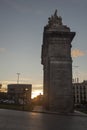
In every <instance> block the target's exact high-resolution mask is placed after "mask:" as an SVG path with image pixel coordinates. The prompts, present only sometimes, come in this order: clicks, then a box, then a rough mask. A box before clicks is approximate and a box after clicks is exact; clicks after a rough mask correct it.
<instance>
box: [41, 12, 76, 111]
mask: <svg viewBox="0 0 87 130" xmlns="http://www.w3.org/2000/svg"><path fill="white" fill-rule="evenodd" d="M74 36H75V32H71V31H70V28H68V27H67V26H64V25H63V24H62V18H61V17H58V16H57V12H56V11H55V13H54V15H53V16H51V18H49V21H48V25H46V26H45V27H44V33H43V45H42V64H43V71H44V81H43V86H44V106H45V108H46V109H49V110H51V111H57V112H63V113H66V112H67V113H68V112H72V111H73V93H72V58H71V41H72V40H73V38H74Z"/></svg>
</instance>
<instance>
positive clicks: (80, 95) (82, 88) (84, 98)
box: [73, 81, 87, 105]
mask: <svg viewBox="0 0 87 130" xmlns="http://www.w3.org/2000/svg"><path fill="white" fill-rule="evenodd" d="M73 96H74V104H76V105H78V104H85V103H86V104H87V81H83V82H81V83H73Z"/></svg>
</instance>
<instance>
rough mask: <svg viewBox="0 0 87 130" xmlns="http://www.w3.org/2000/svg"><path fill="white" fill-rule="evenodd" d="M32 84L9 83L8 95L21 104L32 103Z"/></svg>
mask: <svg viewBox="0 0 87 130" xmlns="http://www.w3.org/2000/svg"><path fill="white" fill-rule="evenodd" d="M31 91H32V85H31V84H9V85H8V91H7V93H8V97H9V99H12V100H14V101H15V103H19V104H30V103H31Z"/></svg>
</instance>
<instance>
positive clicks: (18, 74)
mask: <svg viewBox="0 0 87 130" xmlns="http://www.w3.org/2000/svg"><path fill="white" fill-rule="evenodd" d="M17 76H18V77H17V84H19V76H20V73H17Z"/></svg>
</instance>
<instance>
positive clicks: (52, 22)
mask: <svg viewBox="0 0 87 130" xmlns="http://www.w3.org/2000/svg"><path fill="white" fill-rule="evenodd" d="M48 19H49V21H48V26H50V27H52V26H53V27H57V26H59V25H62V18H61V17H60V16H59V17H58V16H57V10H55V13H54V15H51V17H49V18H48Z"/></svg>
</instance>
